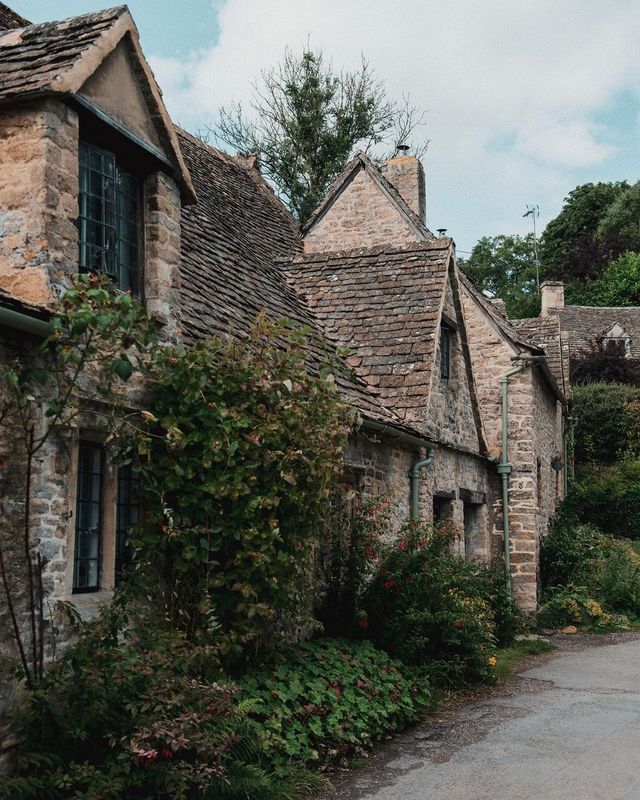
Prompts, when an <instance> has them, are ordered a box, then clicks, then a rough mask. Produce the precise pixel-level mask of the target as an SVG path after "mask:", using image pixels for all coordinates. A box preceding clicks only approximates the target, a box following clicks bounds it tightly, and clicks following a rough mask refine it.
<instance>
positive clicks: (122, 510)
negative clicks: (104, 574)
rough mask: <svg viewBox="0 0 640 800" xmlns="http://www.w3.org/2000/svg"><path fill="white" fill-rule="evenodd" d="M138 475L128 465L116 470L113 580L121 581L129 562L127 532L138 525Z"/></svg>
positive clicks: (129, 553)
mask: <svg viewBox="0 0 640 800" xmlns="http://www.w3.org/2000/svg"><path fill="white" fill-rule="evenodd" d="M139 486H140V475H139V473H137V472H135V470H133V469H132V468H131V466H130V465H126V466H124V467H120V468H119V469H118V492H117V500H116V565H115V580H116V583H118V582H119V581H120V580H121V579H122V573H123V570H124V568H125V567H126V565H127V564H128V563H129V562H130V561H131V548H130V546H129V542H128V535H129V530H130V529H131V528H132V527H133V526H134V525H137V524H138V521H139V519H140V506H139V504H138V489H139Z"/></svg>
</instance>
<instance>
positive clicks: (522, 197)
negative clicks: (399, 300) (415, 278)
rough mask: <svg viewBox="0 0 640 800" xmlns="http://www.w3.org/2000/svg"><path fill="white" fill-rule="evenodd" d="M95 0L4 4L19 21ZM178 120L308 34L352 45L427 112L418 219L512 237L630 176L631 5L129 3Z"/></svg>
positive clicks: (634, 148)
mask: <svg viewBox="0 0 640 800" xmlns="http://www.w3.org/2000/svg"><path fill="white" fill-rule="evenodd" d="M99 3H100V0H97V2H96V0H13V2H11V0H9V4H10V5H12V6H13V7H14V8H15V9H16V10H17V11H18V12H19V13H21V14H23V15H24V16H26V17H28V18H29V19H31V20H32V21H34V22H41V21H44V20H47V19H58V18H61V17H64V16H71V15H74V14H78V13H84V12H86V11H92V10H95V9H96V8H97V7H99ZM129 8H130V9H131V12H132V14H133V17H134V19H135V20H136V23H137V25H138V28H139V30H140V37H141V41H142V46H143V49H144V51H145V53H146V55H147V57H148V59H149V61H150V63H151V65H152V67H153V69H154V71H155V73H156V77H157V79H158V81H159V83H160V85H161V87H162V89H163V91H164V95H165V99H166V102H167V105H168V107H169V111H170V112H171V114H172V115H173V117H174V119H175V120H176V121H178V122H179V123H180V124H182V125H183V126H184V127H186V128H189V129H192V130H197V129H198V127H200V126H202V125H203V124H206V123H209V122H213V121H214V120H215V118H216V111H217V109H218V108H219V107H220V105H222V104H227V103H229V101H231V100H234V99H235V100H243V99H246V97H247V96H248V94H249V91H250V83H251V81H252V80H253V79H254V78H255V77H256V76H257V75H259V72H260V70H261V69H263V68H265V67H268V66H270V65H272V64H274V63H276V62H277V61H278V60H279V59H280V57H281V55H282V52H283V50H284V48H285V47H286V46H290V47H292V48H294V49H295V48H298V49H299V48H301V47H302V46H303V45H304V43H305V42H306V41H307V38H308V37H309V38H310V41H311V44H312V45H313V46H315V47H317V48H320V49H322V50H323V51H324V52H325V54H326V55H327V56H329V57H330V58H331V60H332V61H333V64H334V65H335V66H336V67H338V68H347V69H349V68H355V67H357V66H358V64H359V61H360V57H361V53H364V54H365V56H366V57H367V58H368V60H369V61H370V63H371V64H372V66H374V67H375V69H376V71H377V72H378V75H379V76H380V77H381V78H383V79H384V81H385V82H386V85H387V89H388V92H389V94H390V95H391V96H395V97H400V96H401V95H402V94H403V93H409V94H410V96H411V99H412V101H413V102H414V103H415V104H416V105H418V106H420V107H421V108H424V109H426V110H427V112H428V114H427V120H426V126H425V130H424V132H423V135H424V136H425V137H428V138H429V139H430V140H431V141H430V145H429V150H428V152H427V154H426V156H425V158H424V164H425V169H426V172H427V223H428V224H429V226H430V227H431V228H432V229H436V228H447V229H448V231H449V233H450V234H451V235H453V236H454V238H455V239H456V243H457V246H458V248H459V249H460V250H461V251H465V250H470V249H471V247H472V246H473V244H474V243H475V241H476V240H477V239H478V238H479V237H480V236H483V235H494V234H500V233H525V232H527V230H529V229H530V228H529V226H530V222H529V220H525V219H523V218H522V214H523V213H524V211H525V206H526V204H537V205H539V206H540V223H541V226H543V225H544V223H545V222H546V221H548V220H549V219H551V218H552V217H554V216H555V215H556V214H557V213H558V211H559V210H560V208H561V205H562V200H563V198H564V197H565V195H566V194H567V193H568V192H569V191H570V190H571V189H572V188H573V187H574V186H576V185H577V184H578V183H585V182H587V181H598V180H605V181H608V180H619V179H623V178H626V179H628V180H630V181H636V180H638V179H639V178H640V47H639V46H638V42H640V4H639V0H608V2H604V0H562V1H561V2H558V0H538V2H537V3H532V2H530V0H483V1H482V2H481V1H480V0H447V1H445V0H441V1H440V2H438V3H436V2H432V0H393V2H389V0H131V1H130V2H129Z"/></svg>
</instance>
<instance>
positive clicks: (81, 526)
mask: <svg viewBox="0 0 640 800" xmlns="http://www.w3.org/2000/svg"><path fill="white" fill-rule="evenodd" d="M103 473H104V458H103V452H102V447H101V446H100V445H99V444H96V443H94V442H80V447H79V452H78V490H77V498H76V546H75V557H74V565H73V591H74V592H95V591H97V590H98V589H99V587H100V551H101V544H102V542H101V539H102V536H101V534H102V482H103Z"/></svg>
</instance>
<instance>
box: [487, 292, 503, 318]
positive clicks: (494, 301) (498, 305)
mask: <svg viewBox="0 0 640 800" xmlns="http://www.w3.org/2000/svg"><path fill="white" fill-rule="evenodd" d="M489 302H490V303H491V305H492V306H493V307H494V308H495V310H496V311H499V312H500V314H502V316H503V317H506V316H507V306H506V304H505V302H504V300H503V299H502V298H501V297H490V298H489Z"/></svg>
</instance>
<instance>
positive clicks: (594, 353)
mask: <svg viewBox="0 0 640 800" xmlns="http://www.w3.org/2000/svg"><path fill="white" fill-rule="evenodd" d="M569 376H570V380H571V383H572V384H573V385H576V386H580V385H583V384H588V383H623V384H626V385H628V386H640V369H639V368H638V362H637V361H635V360H633V359H630V358H627V355H626V352H625V345H624V342H621V341H615V340H607V339H603V338H601V337H597V338H595V339H593V340H592V341H591V342H590V345H589V347H588V348H587V349H586V350H584V351H583V352H581V353H580V354H579V355H576V356H572V357H571V361H570V365H569Z"/></svg>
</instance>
